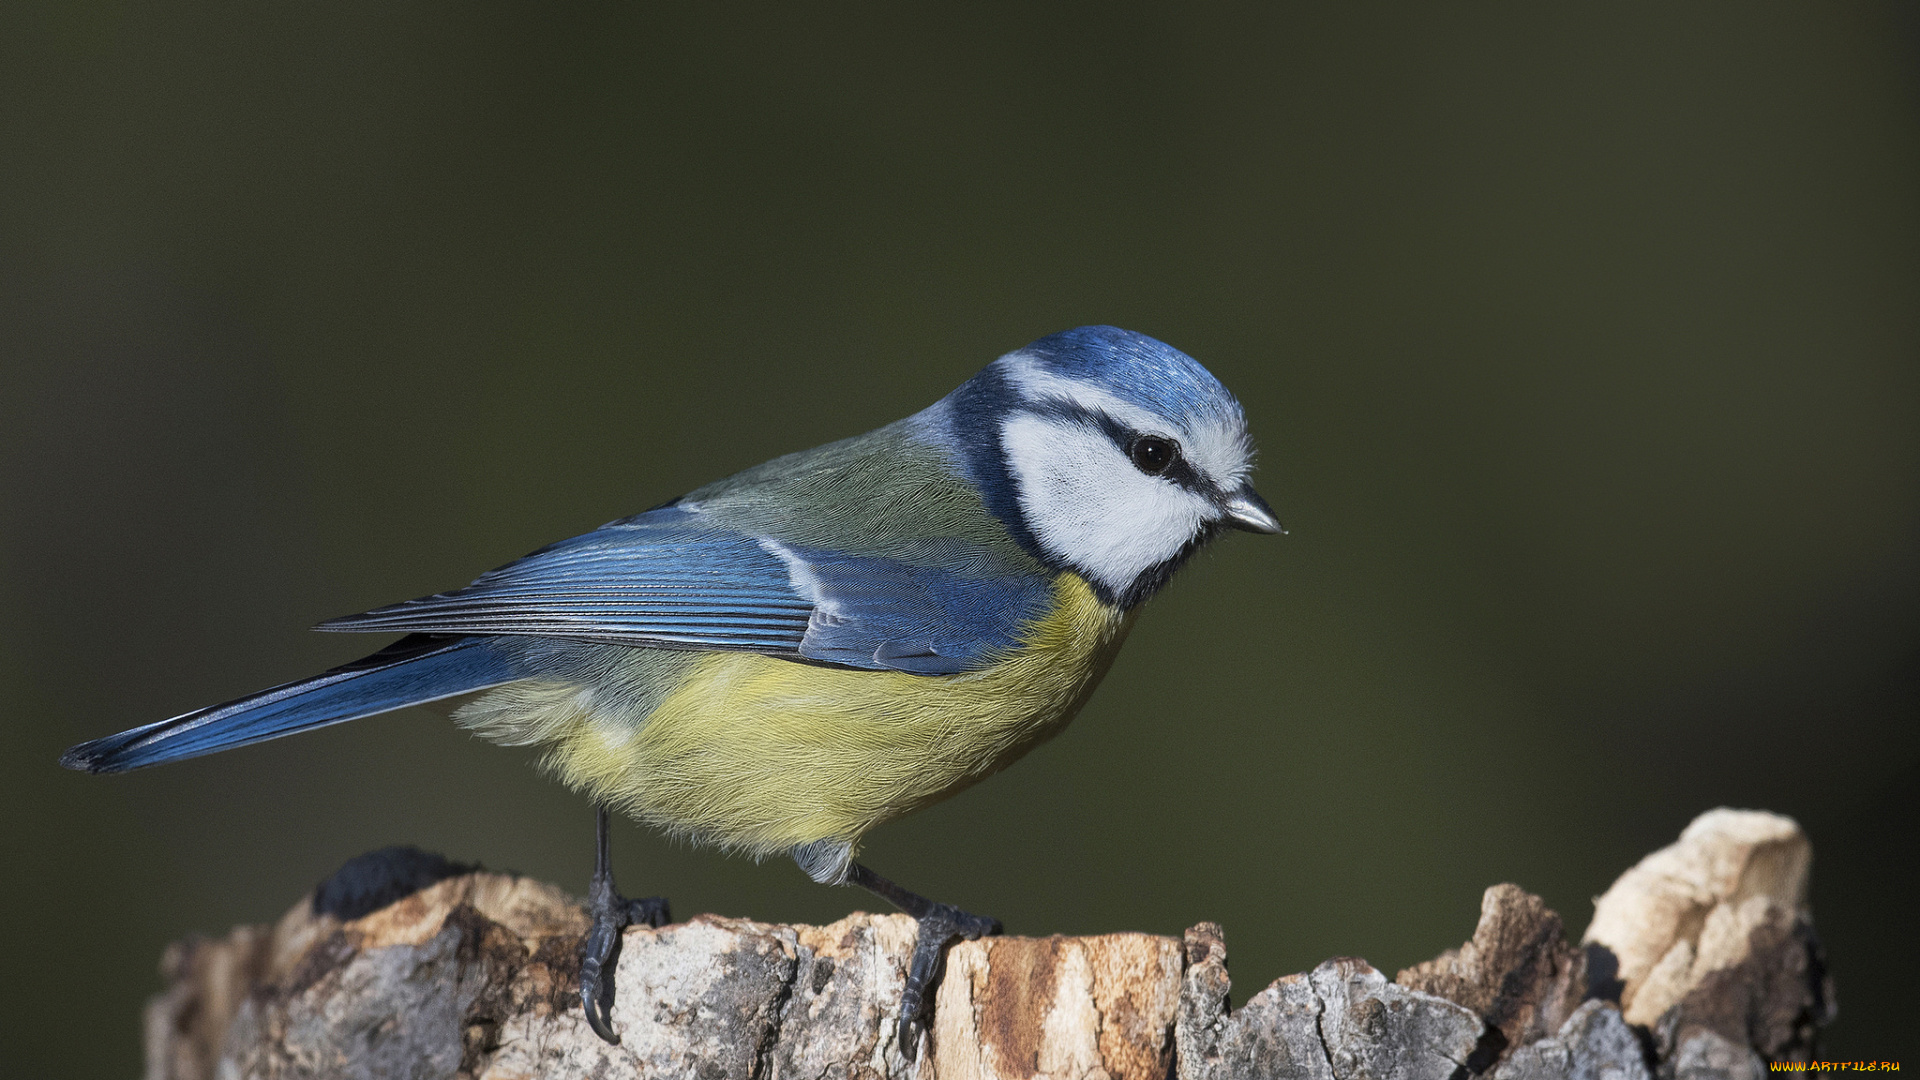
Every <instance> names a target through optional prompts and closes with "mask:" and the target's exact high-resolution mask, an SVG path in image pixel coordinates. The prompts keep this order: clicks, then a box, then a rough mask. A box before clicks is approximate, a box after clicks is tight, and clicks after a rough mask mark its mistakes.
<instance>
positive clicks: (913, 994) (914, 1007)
mask: <svg viewBox="0 0 1920 1080" xmlns="http://www.w3.org/2000/svg"><path fill="white" fill-rule="evenodd" d="M846 882H847V884H849V885H858V886H860V887H861V888H863V889H865V890H867V891H868V892H870V893H872V894H873V895H875V896H877V897H879V898H880V899H882V900H885V901H886V902H887V903H889V904H892V905H893V906H894V907H897V908H899V909H900V910H901V911H904V912H906V913H907V914H909V915H911V916H913V917H914V920H915V921H917V922H918V923H919V924H920V934H919V937H918V938H917V939H915V941H914V943H913V962H912V963H911V964H909V965H908V966H907V985H906V989H904V990H902V991H901V992H900V1028H899V1038H900V1052H901V1053H902V1054H904V1055H906V1058H907V1060H908V1061H912V1060H913V1058H914V1055H915V1053H916V1051H917V1048H918V1046H919V1043H920V1032H921V1031H923V1030H925V1028H926V1021H927V1018H928V1014H929V1013H931V1012H932V1006H933V999H932V998H931V997H929V996H928V991H930V990H931V989H932V988H933V983H934V980H935V979H936V978H937V977H938V976H939V974H940V968H941V966H942V964H944V963H945V961H946V955H947V946H949V945H951V944H953V943H954V942H956V941H962V940H965V941H972V940H974V939H976V938H979V937H984V936H991V935H994V934H998V933H999V932H1000V920H998V919H989V918H986V917H984V916H980V915H969V914H968V913H966V912H964V911H961V910H960V909H959V908H957V907H954V906H953V905H952V904H936V903H934V902H933V901H931V900H929V899H927V898H926V897H924V896H921V895H920V894H919V893H915V892H908V891H907V890H906V889H903V888H901V887H900V886H898V885H896V884H894V883H893V882H891V881H888V880H887V879H886V878H883V877H881V876H880V875H879V874H876V873H874V872H873V871H871V870H869V869H867V868H866V867H864V866H861V865H860V864H859V863H850V864H848V866H847V876H846Z"/></svg>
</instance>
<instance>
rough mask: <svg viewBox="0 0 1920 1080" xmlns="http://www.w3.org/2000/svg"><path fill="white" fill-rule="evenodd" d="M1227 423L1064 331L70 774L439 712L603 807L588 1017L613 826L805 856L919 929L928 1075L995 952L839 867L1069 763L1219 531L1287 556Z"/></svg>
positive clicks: (414, 604) (649, 913)
mask: <svg viewBox="0 0 1920 1080" xmlns="http://www.w3.org/2000/svg"><path fill="white" fill-rule="evenodd" d="M1251 458H1252V448H1251V444H1250V442H1249V440H1248V437H1247V432H1246V421H1245V418H1244V416H1243V414H1242V412H1241V408H1240V404H1239V402H1237V401H1236V400H1235V399H1234V397H1233V395H1232V394H1230V393H1228V392H1227V390H1226V388H1225V387H1223V386H1222V385H1221V384H1220V383H1219V381H1218V380H1216V379H1215V378H1214V377H1213V376H1212V375H1211V374H1209V373H1208V372H1207V370H1206V369H1205V368H1203V367H1201V366H1200V365H1199V364H1198V363H1196V362H1195V361H1194V360H1193V359H1192V358H1190V357H1188V356H1186V355H1185V354H1184V353H1181V352H1179V351H1178V350H1176V349H1173V348H1171V347H1169V346H1167V345H1165V344H1163V343H1161V342H1159V341H1156V340H1154V339H1153V338H1150V337H1146V336H1144V335H1141V334H1136V333H1132V332H1129V331H1126V330H1120V329H1116V328H1114V327H1110V326H1089V327H1081V328H1080V329H1077V330H1068V331H1065V332H1063V333H1059V334H1054V335H1052V336H1050V337H1045V338H1042V339H1040V340H1039V341H1036V342H1034V343H1033V344H1031V345H1028V346H1027V347H1025V348H1023V349H1020V350H1018V351H1016V352H1012V353H1008V354H1007V355H1005V356H1002V357H1000V358H999V359H998V360H995V361H994V362H993V363H991V364H989V365H988V366H987V367H986V368H985V369H984V370H982V371H981V372H980V373H979V374H977V375H975V376H974V377H973V378H971V379H969V380H967V381H966V382H965V383H963V384H962V385H961V386H960V387H959V388H958V389H956V390H954V391H953V392H952V393H951V394H948V395H947V396H946V397H945V398H943V399H941V400H940V401H939V402H937V403H935V404H934V405H933V406H932V407H930V408H928V409H926V410H924V411H922V412H919V413H916V414H914V415H913V416H909V417H907V418H906V419H904V420H900V421H897V422H895V423H892V424H888V425H887V426H885V427H882V428H880V429H878V430H875V431H871V432H868V433H867V434H865V435H858V436H855V437H853V438H850V439H843V440H841V441H839V442H835V443H829V444H827V445H825V446H821V447H817V448H815V449H812V450H805V451H801V452H800V453H796V454H789V455H787V456H785V457H781V458H776V459H774V460H772V461H769V462H767V463H765V464H763V465H758V466H755V467H754V468H751V469H748V470H746V471H745V472H741V473H738V474H736V475H733V476H730V477H727V478H726V479H724V480H718V481H715V482H714V483H711V484H708V485H707V486H706V487H703V488H700V489H698V490H696V491H693V492H691V493H689V494H687V495H684V496H682V497H680V498H678V499H674V500H673V501H671V502H668V503H666V504H664V505H661V506H659V507H656V508H655V509H653V510H649V511H647V512H646V513H643V514H638V515H635V516H633V517H628V518H622V519H620V520H618V521H613V522H610V523H608V524H606V525H604V526H602V527H600V528H598V529H595V530H594V531H592V532H589V533H587V534H585V535H582V536H576V537H574V538H573V539H571V540H563V541H560V542H559V543H557V544H553V545H550V546H548V547H545V548H542V549H540V550H539V551H536V552H534V553H533V554H531V555H528V556H526V557H525V558H523V559H520V560H518V561H515V562H511V563H508V564H507V565H505V566H502V567H500V568H499V569H497V570H492V571H489V572H488V573H486V574H483V575H481V576H480V577H479V578H478V579H476V580H475V581H474V582H473V583H472V584H471V585H468V586H466V587H465V588H461V589H455V590H453V591H451V592H444V593H438V594H436V595H433V596H428V597H423V598H421V599H418V600H409V601H406V602H405V603H399V604H393V605H391V606H388V607H382V608H376V609H374V610H372V611H368V612H366V613H364V614H360V615H351V616H347V617H345V618H340V619H334V620H332V621H330V622H327V623H323V624H321V626H320V627H319V629H322V630H333V631H356V632H372V633H400V634H405V635H406V636H405V637H402V638H400V639H399V640H398V641H396V642H394V643H393V644H391V645H389V646H387V647H386V648H384V649H381V650H380V651H379V652H376V653H374V654H373V655H371V656H368V657H366V658H364V659H362V660H357V661H355V662H353V663H350V664H346V665H344V666H341V667H338V668H334V669H333V670H331V671H328V672H325V673H324V674H321V675H317V676H315V677H313V678H310V679H305V680H302V681H299V682H293V683H288V684H286V685H284V686H278V687H275V688H273V689H271V690H266V691H263V692H261V693H258V694H254V695H252V696H250V697H244V698H241V699H239V700H237V701H232V702H228V703H227V704H224V705H217V706H214V707H212V708H207V709H201V710H199V711H196V712H190V713H187V714H185V715H183V716H177V717H174V718H173V719H171V720H163V721H161V722H159V723H156V724H149V725H147V726H145V727H139V728H134V729H133V730H131V731H126V732H122V733H121V734H118V735H112V736H108V737H106V738H103V739H96V740H94V741H92V742H88V743H84V744H82V745H79V746H76V747H74V748H73V749H71V750H69V751H67V753H66V754H65V756H64V757H63V758H62V759H61V762H62V764H64V765H66V766H68V767H69V768H74V769H84V770H87V771H91V772H100V773H114V772H123V771H126V770H128V769H136V768H140V767H143V766H146V765H155V764H159V763H161V762H166V761H178V760H182V759H185V758H192V757H198V756H200V755H202V754H208V753H212V752H214V751H216V750H226V749H230V748H232V747H236V746H245V745H248V744H250V743H257V742H262V741H264V740H267V739H274V738H279V737H280V736H282V735H291V734H293V733H294V732H297V731H305V730H308V729H310V728H316V727H322V726H325V725H327V724H337V723H340V722H342V721H346V720H353V719H357V718H359V717H363V716H372V715H374V714H376V713H383V712H387V711H389V710H392V709H399V708H403V707H405V706H408V705H417V704H421V703H423V702H429V701H435V700H440V699H448V698H456V697H458V698H462V699H464V700H463V702H462V703H461V704H459V705H458V708H457V709H456V710H455V711H454V713H453V715H454V719H455V721H456V722H457V723H459V724H460V725H462V726H463V727H466V728H467V729H469V730H471V731H473V732H475V733H476V734H478V735H480V736H481V737H483V738H486V739H489V740H492V741H494V742H497V743H501V744H504V745H508V746H538V747H541V748H543V750H544V758H543V759H542V760H543V767H544V768H545V769H546V770H547V771H548V772H550V773H552V774H553V775H554V776H556V777H558V778H559V779H560V780H561V781H563V782H564V783H566V784H568V785H569V786H571V787H573V788H576V789H578V790H581V791H584V792H585V793H586V794H587V795H588V796H589V797H590V798H592V799H593V800H594V801H595V803H596V804H597V805H598V809H599V815H598V830H597V833H598V835H597V840H598V844H597V858H596V861H595V868H594V876H593V879H592V887H591V889H590V892H589V909H590V912H591V914H592V915H593V917H594V929H593V931H592V932H591V933H590V934H589V938H588V941H587V943H586V962H585V963H584V965H583V969H582V985H581V996H582V1005H583V1008H584V1009H585V1011H586V1015H587V1019H588V1021H589V1023H591V1024H592V1026H593V1028H594V1030H595V1031H597V1032H599V1033H600V1035H601V1036H602V1037H603V1038H606V1039H609V1040H610V1041H617V1039H616V1038H615V1036H614V1034H613V1032H612V1030H611V1028H610V1024H609V1019H608V1001H609V1000H610V998H609V997H607V995H606V990H607V988H606V987H604V986H603V982H602V974H601V967H602V965H603V964H604V962H605V960H606V958H607V956H608V955H609V953H610V951H611V949H612V947H613V944H614V943H615V941H616V940H617V939H618V935H619V933H620V931H621V929H622V928H623V927H624V926H626V925H627V924H628V923H629V922H631V921H636V920H637V921H643V922H648V923H652V924H658V923H659V922H662V921H664V920H665V918H666V911H665V905H664V902H660V901H629V900H626V899H624V898H622V897H620V896H619V894H618V893H617V892H616V891H615V890H614V887H613V878H612V873H611V870H610V868H609V866H608V859H607V836H606V834H607V810H608V809H609V808H612V809H614V810H618V811H620V812H622V813H625V814H628V815H630V816H632V817H634V818H636V819H638V820H640V821H643V822H646V823H648V824H650V825H652V826H655V827H657V828H659V829H662V830H664V831H666V832H668V833H671V834H674V835H677V836H682V837H685V838H687V839H690V840H693V841H695V842H698V843H702V844H709V845H712V846H715V847H719V848H722V849H726V850H731V851H739V852H745V853H748V854H751V855H754V856H765V855H770V854H775V853H780V854H786V855H790V856H791V857H792V858H793V859H794V860H796V861H797V862H798V863H799V865H800V866H801V868H802V869H804V870H805V871H806V872H807V874H809V875H810V876H812V877H813V878H814V880H816V881H819V882H822V883H826V884H836V885H837V884H854V885H859V886H862V887H864V888H866V889H868V890H870V891H872V892H874V893H875V894H877V895H879V896H880V897H882V898H883V899H885V900H887V901H889V902H890V903H893V904H894V905H896V906H898V907H899V908H901V909H902V910H904V911H905V912H907V913H908V914H910V915H912V916H913V917H914V918H915V919H917V920H918V924H919V937H918V945H917V947H916V950H915V954H914V957H913V961H912V964H911V966H910V970H909V973H908V979H907V983H906V989H905V993H904V995H903V1000H902V1002H901V1009H900V1015H899V1027H898V1035H899V1038H900V1042H901V1049H902V1051H903V1052H904V1053H906V1054H907V1055H908V1056H910V1057H911V1056H913V1055H914V1053H915V1051H916V1049H917V1039H918V1034H919V1032H920V1031H922V1030H923V1029H924V1023H925V1020H926V1015H925V1014H926V1005H927V1002H928V997H927V993H926V992H927V989H928V986H929V983H930V982H931V981H932V980H933V978H934V976H935V973H936V972H937V970H938V968H939V966H940V961H941V958H942V956H943V954H944V950H945V948H946V947H947V946H948V945H950V944H951V943H952V942H953V941H955V940H958V939H961V938H968V939H971V938H974V937H978V936H979V935H981V934H985V933H994V932H997V931H998V929H999V926H998V924H997V923H996V922H994V921H993V920H991V919H985V918H981V917H978V916H974V915H969V914H967V913H966V912H963V911H960V910H959V909H957V908H954V907H951V906H949V905H945V904H937V903H934V902H932V901H930V900H928V899H926V898H924V897H921V896H918V895H915V894H914V893H911V892H908V891H907V890H905V889H903V888H901V887H900V886H898V885H896V884H894V883H893V882H891V881H888V880H887V879H885V878H883V877H881V876H879V875H878V874H875V873H873V872H872V871H870V870H868V869H867V868H866V867H864V866H862V865H860V864H859V863H857V862H855V861H853V856H854V853H855V850H856V848H857V845H858V843H859V841H860V837H861V836H862V835H863V834H865V833H866V831H867V830H868V829H871V828H873V827H874V826H875V825H878V824H880V823H881V822H883V821H887V820H889V819H891V818H894V817H897V816H899V815H901V814H904V813H906V812H908V811H910V810H913V809H915V808H917V807H921V806H925V805H927V804H929V803H932V802H935V801H937V800H940V799H944V798H947V797H948V796H951V795H953V794H954V793H956V792H958V791H961V790H962V789H964V788H966V787H968V786H970V785H972V784H974V783H977V782H979V781H980V780H982V779H984V778H985V777H987V776H989V775H991V774H993V773H994V772H997V771H998V770H1000V769H1003V768H1005V767H1006V766H1007V765H1009V764H1011V763H1012V762H1013V761H1014V760H1015V759H1016V758H1018V757H1019V756H1020V755H1022V754H1024V753H1026V752H1027V751H1028V750H1030V749H1032V748H1033V747H1034V746H1035V745H1036V744H1038V743H1039V742H1041V741H1042V740H1044V739H1047V738H1049V737H1050V736H1052V735H1054V734H1055V733H1057V732H1059V731H1060V729H1061V728H1062V726H1063V725H1065V724H1066V723H1067V721H1068V720H1070V719H1071V718H1072V717H1073V715H1074V713H1075V712H1076V711H1078V710H1079V708H1080V707H1081V705H1083V704H1084V703H1085V702H1086V700H1087V697H1088V695H1090V694H1091V693H1092V692H1093V689H1094V686H1095V685H1096V684H1097V683H1098V682H1099V681H1100V678H1101V676H1102V675H1104V674H1105V673H1106V670H1107V668H1108V666H1109V665H1110V664H1111V663H1112V662H1113V659H1114V654H1115V652H1116V651H1117V650H1118V649H1119V647H1120V643H1121V642H1122V641H1123V640H1124V639H1125V638H1126V635H1127V630H1128V628H1129V627H1130V626H1131V625H1132V624H1133V620H1134V617H1135V616H1136V614H1137V613H1138V611H1139V609H1140V605H1141V603H1142V602H1143V601H1145V600H1146V599H1147V598H1148V597H1149V596H1152V595H1153V593H1154V592H1155V591H1156V590H1158V589H1159V588H1160V587H1161V586H1162V585H1164V584H1165V583H1166V581H1167V579H1168V578H1169V577H1170V576H1171V575H1172V574H1173V572H1174V571H1175V570H1176V569H1178V568H1179V567H1180V565H1181V564H1182V563H1183V562H1185V561H1186V560H1187V559H1188V557H1190V556H1191V555H1192V554H1193V553H1194V552H1195V551H1196V550H1197V549H1198V548H1200V547H1201V545H1203V544H1205V543H1206V542H1207V541H1209V540H1211V539H1212V538H1213V537H1214V536H1215V535H1217V534H1218V533H1220V532H1221V531H1222V530H1223V529H1227V528H1237V529H1245V530H1249V531H1253V532H1263V533H1275V532H1281V531H1283V530H1282V529H1281V527H1280V524H1279V522H1277V521H1276V520H1274V516H1273V513H1272V511H1271V510H1269V509H1268V507H1267V505H1266V503H1265V502H1264V501H1262V499H1261V498H1260V496H1259V495H1258V494H1257V493H1256V492H1255V491H1254V489H1253V488H1252V486H1251V485H1250V484H1249V483H1248V482H1247V474H1248V471H1249V468H1250V465H1251Z"/></svg>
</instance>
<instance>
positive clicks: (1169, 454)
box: [1127, 435, 1180, 476]
mask: <svg viewBox="0 0 1920 1080" xmlns="http://www.w3.org/2000/svg"><path fill="white" fill-rule="evenodd" d="M1127 456H1128V457H1130V458H1132V459H1133V467H1134V468H1136V469H1139V470H1140V471H1141V472H1143V473H1146V474H1147V475H1148V476H1159V475H1160V474H1161V473H1163V472H1166V471H1167V466H1169V465H1172V464H1173V462H1174V459H1175V458H1178V457H1179V456H1180V447H1179V446H1178V445H1177V444H1175V443H1174V442H1172V441H1171V440H1169V439H1162V438H1160V437H1159V436H1157V435H1142V436H1140V437H1139V438H1137V439H1135V440H1133V445H1132V446H1129V447H1127Z"/></svg>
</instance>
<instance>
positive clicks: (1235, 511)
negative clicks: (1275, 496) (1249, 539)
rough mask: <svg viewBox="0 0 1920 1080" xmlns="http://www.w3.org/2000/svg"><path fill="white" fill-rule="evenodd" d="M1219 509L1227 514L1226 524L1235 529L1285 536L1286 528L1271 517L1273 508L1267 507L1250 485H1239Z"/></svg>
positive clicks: (1265, 501) (1277, 519)
mask: <svg viewBox="0 0 1920 1080" xmlns="http://www.w3.org/2000/svg"><path fill="white" fill-rule="evenodd" d="M1220 508H1221V509H1223V510H1225V511H1226V512H1227V524H1229V525H1231V526H1233V527H1234V528H1236V529H1245V530H1246V531H1248V532H1257V533H1279V534H1280V535H1281V536H1285V535H1287V527H1286V526H1285V525H1282V524H1280V519H1279V518H1276V517H1274V516H1273V507H1271V506H1268V505H1267V500H1265V499H1263V498H1261V497H1260V493H1259V492H1257V491H1255V490H1253V485H1252V484H1241V485H1240V489H1239V490H1238V491H1235V492H1234V493H1233V494H1231V495H1229V496H1227V501H1226V502H1224V503H1222V504H1220Z"/></svg>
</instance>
